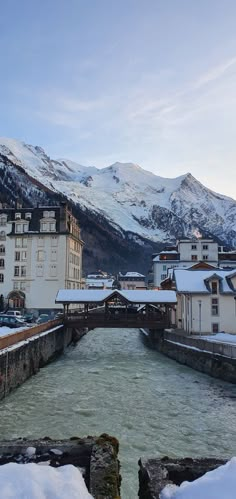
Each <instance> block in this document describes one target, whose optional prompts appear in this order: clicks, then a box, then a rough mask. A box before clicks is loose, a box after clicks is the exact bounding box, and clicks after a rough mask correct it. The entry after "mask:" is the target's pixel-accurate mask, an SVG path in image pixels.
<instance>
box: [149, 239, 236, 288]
mask: <svg viewBox="0 0 236 499" xmlns="http://www.w3.org/2000/svg"><path fill="white" fill-rule="evenodd" d="M197 262H205V263H207V264H210V265H212V266H214V267H218V266H220V267H222V268H229V269H232V268H236V251H224V248H222V246H218V244H217V243H216V242H215V241H214V240H213V239H193V240H190V239H180V240H179V241H177V243H176V246H169V247H167V248H166V249H164V250H163V251H161V252H160V253H158V254H156V255H154V256H153V260H152V274H151V275H152V278H151V279H149V286H152V287H154V288H159V287H160V286H161V282H162V281H164V280H165V279H166V278H167V276H168V272H169V270H170V269H175V268H188V267H191V266H192V265H194V264H195V263H197Z"/></svg>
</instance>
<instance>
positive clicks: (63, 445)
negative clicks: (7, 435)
mask: <svg viewBox="0 0 236 499" xmlns="http://www.w3.org/2000/svg"><path fill="white" fill-rule="evenodd" d="M28 448H30V450H31V452H30V453H29V452H27V449H28ZM118 450H119V442H118V440H116V438H114V437H110V436H109V435H107V434H103V435H101V436H100V437H91V436H89V437H87V438H78V437H72V438H71V439H68V440H51V439H50V438H49V437H45V438H43V439H41V440H27V439H20V440H14V441H13V440H12V441H3V442H0V466H1V465H2V464H6V463H12V462H16V463H21V464H26V463H29V462H33V463H38V462H40V463H42V462H45V465H46V464H47V465H49V466H53V467H56V468H57V467H59V466H64V465H66V464H72V465H74V466H78V467H79V468H80V469H81V471H82V473H83V476H84V480H85V483H86V485H87V488H88V490H89V491H90V492H91V494H92V496H93V497H94V499H119V497H120V482H121V477H120V464H119V461H118V457H117V456H118ZM68 499H69V498H68Z"/></svg>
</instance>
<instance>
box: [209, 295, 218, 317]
mask: <svg viewBox="0 0 236 499" xmlns="http://www.w3.org/2000/svg"><path fill="white" fill-rule="evenodd" d="M211 315H219V305H218V298H212V300H211Z"/></svg>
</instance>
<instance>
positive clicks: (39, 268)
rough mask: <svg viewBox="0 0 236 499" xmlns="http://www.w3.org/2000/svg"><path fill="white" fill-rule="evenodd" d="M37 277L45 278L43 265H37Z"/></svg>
mask: <svg viewBox="0 0 236 499" xmlns="http://www.w3.org/2000/svg"><path fill="white" fill-rule="evenodd" d="M36 275H37V277H43V265H40V264H39V265H37V267H36Z"/></svg>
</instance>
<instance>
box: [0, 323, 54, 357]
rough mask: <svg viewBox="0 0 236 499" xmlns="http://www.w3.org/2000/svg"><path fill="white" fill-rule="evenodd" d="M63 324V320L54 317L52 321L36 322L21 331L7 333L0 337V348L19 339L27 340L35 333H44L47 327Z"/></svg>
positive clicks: (13, 343)
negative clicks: (34, 324)
mask: <svg viewBox="0 0 236 499" xmlns="http://www.w3.org/2000/svg"><path fill="white" fill-rule="evenodd" d="M59 325H63V321H62V320H61V319H54V320H52V321H48V322H44V323H43V324H37V325H36V326H32V327H27V328H26V329H24V330H23V331H18V332H15V333H12V334H8V335H6V336H1V337H0V350H3V349H4V348H8V347H10V346H12V345H15V344H16V343H19V342H20V341H24V340H28V339H29V338H32V337H33V336H36V335H37V334H40V333H44V332H45V331H47V330H48V329H52V328H54V327H56V326H59ZM0 331H1V328H0Z"/></svg>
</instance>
